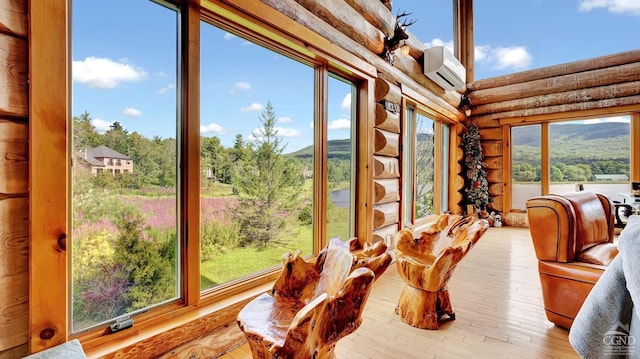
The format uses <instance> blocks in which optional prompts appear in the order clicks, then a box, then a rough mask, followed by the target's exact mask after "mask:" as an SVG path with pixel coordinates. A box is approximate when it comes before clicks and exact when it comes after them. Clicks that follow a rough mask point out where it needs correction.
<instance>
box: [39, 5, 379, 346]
mask: <svg viewBox="0 0 640 359" xmlns="http://www.w3.org/2000/svg"><path fill="white" fill-rule="evenodd" d="M168 3H171V4H174V5H176V6H178V7H180V14H181V15H180V20H179V23H180V24H179V27H180V30H179V32H180V34H179V36H180V39H181V40H180V41H179V43H180V44H181V45H179V50H178V52H179V53H178V56H179V63H182V64H183V66H181V67H180V69H179V76H178V77H179V79H180V81H179V82H180V84H179V85H178V86H177V87H178V88H179V91H180V98H181V100H180V101H179V105H178V109H179V110H178V111H179V116H180V117H182V121H183V122H182V127H181V130H180V131H179V132H180V135H179V139H177V140H178V146H179V152H182V155H181V160H180V166H181V167H182V171H181V177H180V178H179V182H181V183H190V186H186V185H181V186H180V188H179V189H178V196H179V198H180V203H179V206H180V213H181V214H180V223H183V224H184V225H182V226H180V232H179V238H180V247H181V249H182V251H181V252H182V253H181V256H182V257H181V260H180V263H181V270H182V277H181V289H180V291H181V294H182V295H181V298H180V299H179V300H175V301H172V302H170V303H168V304H166V305H163V306H160V307H158V308H152V309H150V310H149V311H148V312H147V313H144V314H141V315H139V316H136V321H135V322H136V324H135V326H136V332H135V335H132V333H131V332H129V333H127V331H123V332H118V333H114V334H109V335H105V333H104V330H102V331H101V330H99V329H98V330H93V331H91V332H88V333H84V334H79V335H74V336H72V335H71V332H70V326H69V318H70V313H69V310H70V306H69V297H70V296H69V287H70V283H69V277H68V273H69V262H70V258H69V257H70V256H68V255H67V251H66V248H67V243H66V240H67V233H69V229H70V228H71V227H70V220H69V218H68V217H69V216H68V208H69V205H70V195H69V193H67V192H68V191H67V189H68V184H69V181H68V179H69V168H70V166H69V164H70V157H69V152H68V151H69V148H68V147H69V145H70V141H67V138H71V137H70V136H69V134H68V133H67V132H68V131H69V128H68V127H67V126H68V125H67V123H68V121H71V106H70V102H71V92H70V91H71V69H70V66H71V52H70V48H71V43H70V41H71V40H70V39H71V37H70V36H71V33H70V17H71V4H70V0H50V1H42V2H35V3H32V4H31V7H30V27H31V38H30V44H29V50H30V55H31V56H30V66H29V73H30V85H31V86H30V101H29V102H30V108H29V114H30V121H29V122H30V126H29V139H30V141H29V154H30V162H29V166H30V177H29V185H30V189H31V195H30V211H29V216H30V219H31V225H30V251H29V255H30V263H31V267H30V270H29V277H30V281H29V283H30V284H29V293H30V294H29V299H30V300H29V313H30V316H29V331H30V333H31V338H32V339H31V341H30V347H29V351H30V352H33V353H35V352H38V351H41V350H44V349H46V348H49V347H52V346H55V345H57V344H60V343H62V342H65V341H68V340H69V339H71V338H78V339H80V340H81V341H82V343H83V347H84V348H85V351H87V352H88V353H91V354H94V355H105V354H108V353H112V352H114V351H117V350H122V349H124V348H129V347H132V346H136V345H142V344H141V342H144V343H145V344H144V345H145V347H149V346H151V347H154V348H155V349H154V350H157V351H160V352H166V351H167V350H168V349H166V350H165V349H163V348H167V345H174V346H175V343H184V342H187V341H190V340H192V339H193V338H192V336H191V335H190V334H189V333H193V332H194V331H198V332H207V331H211V330H213V329H215V328H217V327H219V326H221V325H223V324H224V323H227V322H233V321H234V320H235V313H237V311H238V310H239V309H240V308H241V307H242V306H243V305H244V304H245V303H246V301H247V300H248V298H251V297H252V296H254V295H257V294H258V293H261V292H264V291H266V290H268V288H269V287H270V285H271V283H272V281H273V279H274V278H275V276H276V275H277V272H278V271H277V270H273V271H270V272H267V273H259V274H257V275H256V276H255V278H253V280H252V281H251V283H250V284H245V285H238V286H232V287H229V288H224V289H221V290H216V291H215V292H212V293H210V294H209V293H204V294H203V293H202V292H201V291H200V281H199V265H200V263H199V262H200V261H199V241H198V239H199V237H200V231H199V220H198V218H199V215H200V205H199V200H200V194H199V186H194V185H193V182H188V181H193V180H196V179H197V180H198V184H199V176H200V173H199V171H200V168H199V153H200V148H199V146H200V141H199V137H200V127H199V112H200V110H199V108H200V103H199V86H200V84H199V67H200V59H199V46H200V43H199V42H200V41H199V26H200V21H201V20H202V19H207V18H210V17H211V18H216V19H219V20H220V21H224V22H225V23H226V24H228V25H229V26H232V27H233V28H234V29H236V30H237V31H242V32H244V33H246V34H250V36H251V37H252V39H256V41H257V42H258V43H259V44H261V45H265V44H266V45H268V46H270V47H272V49H276V50H278V51H281V52H286V53H290V54H296V55H302V56H304V57H306V58H309V59H313V63H314V65H315V66H316V68H317V69H318V70H317V73H318V74H320V75H322V76H327V74H328V72H329V71H331V72H332V73H335V74H336V75H339V76H341V77H343V78H345V79H348V80H350V81H353V82H354V84H356V87H357V89H356V91H357V93H358V100H357V104H356V105H355V106H354V108H355V112H356V114H357V116H356V117H355V118H354V119H353V120H354V121H355V126H356V131H357V132H356V135H355V138H354V140H355V141H356V145H355V146H356V147H357V149H356V158H355V159H354V161H355V163H356V165H355V166H356V174H357V176H356V177H357V183H356V184H355V191H356V192H357V196H358V201H357V202H356V204H355V206H354V207H355V208H354V209H355V211H356V216H355V218H354V226H355V230H356V232H355V235H356V236H357V237H358V238H360V239H361V240H364V239H365V238H368V237H369V236H370V233H371V231H372V228H373V220H372V211H371V207H372V206H371V205H370V203H371V198H372V194H371V193H370V191H368V190H367V183H371V182H372V178H373V169H372V168H373V165H372V158H371V156H369V153H368V149H369V146H368V142H367V141H368V139H370V138H372V136H371V134H372V133H373V119H374V118H375V117H374V108H373V107H372V106H368V105H367V104H370V103H373V102H374V101H373V92H374V91H373V88H374V79H375V76H376V70H375V67H373V66H372V65H370V64H368V63H366V62H365V61H363V60H361V59H359V58H357V57H356V56H354V55H352V54H350V53H348V52H347V51H345V50H344V49H341V48H340V47H339V46H337V45H335V44H332V43H331V42H330V41H328V40H326V39H325V38H323V37H320V36H319V35H318V34H316V33H314V32H313V31H311V30H309V29H306V28H305V27H303V26H301V25H300V24H298V23H296V22H295V21H293V20H292V19H290V18H288V17H286V16H285V15H283V14H281V13H279V12H278V11H276V10H275V9H273V8H271V7H269V6H268V5H265V4H263V3H261V2H258V1H253V2H251V3H248V4H247V6H246V7H244V8H243V10H242V11H241V10H238V9H237V8H235V7H233V6H231V5H228V4H226V3H221V2H218V1H215V0H211V1H210V0H201V1H177V0H176V1H168ZM283 29H287V32H285V31H284V30H283ZM292 34H295V36H294V35H292ZM180 46H181V47H180ZM325 78H326V77H325ZM316 82H317V83H318V82H320V85H319V87H318V89H317V90H318V91H317V93H316V96H315V101H316V107H317V109H316V113H317V114H318V116H320V118H322V119H326V110H323V109H322V106H321V105H322V103H323V102H326V82H327V81H326V80H325V81H316ZM323 127H325V129H324V130H323V131H316V132H317V134H316V136H320V138H324V139H325V141H323V142H319V144H321V145H319V146H318V148H317V149H316V151H317V153H319V154H320V155H322V154H323V153H326V126H323ZM323 133H324V134H323ZM363 157H365V158H363ZM318 158H322V161H316V163H315V165H314V166H315V169H316V170H318V169H322V168H323V167H326V166H325V164H326V163H325V162H324V161H326V157H324V156H319V157H318ZM62 166H64V167H62ZM34 174H37V176H36V175H34ZM323 182H324V184H323V185H321V186H320V187H321V188H319V190H320V191H319V192H320V193H324V194H326V187H327V186H326V180H325V181H323ZM53 188H64V189H65V190H64V191H60V190H57V191H53V190H52V189H53ZM324 197H326V196H324ZM315 200H319V202H317V203H320V204H324V201H326V199H323V198H321V197H319V195H316V197H315V198H314V201H315ZM314 207H318V208H319V209H317V210H314V211H315V213H314V214H315V215H316V216H319V217H316V218H318V220H319V222H323V221H324V218H325V217H324V216H326V211H325V210H323V209H322V208H326V205H319V206H314ZM322 228H324V226H323V225H322V226H317V225H314V242H315V241H317V243H314V248H317V250H319V248H321V246H322V245H323V244H324V241H325V239H324V233H323V231H322ZM190 244H191V245H190ZM193 244H195V245H193ZM189 258H196V259H197V260H189ZM211 315H215V319H216V320H212V318H207V317H208V316H211ZM185 328H187V329H188V330H184V329H185ZM102 329H104V328H102ZM173 329H176V330H173ZM169 339H170V340H169ZM167 342H170V343H167ZM149 343H152V344H149Z"/></svg>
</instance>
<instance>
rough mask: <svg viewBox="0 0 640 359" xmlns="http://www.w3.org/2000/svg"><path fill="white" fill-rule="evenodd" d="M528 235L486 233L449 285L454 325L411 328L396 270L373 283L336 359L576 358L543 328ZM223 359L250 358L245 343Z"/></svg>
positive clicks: (555, 331)
mask: <svg viewBox="0 0 640 359" xmlns="http://www.w3.org/2000/svg"><path fill="white" fill-rule="evenodd" d="M537 268H538V267H537V260H536V257H535V253H534V249H533V244H532V242H531V237H530V236H529V229H528V228H517V227H503V228H490V229H489V230H488V231H487V233H485V235H484V236H483V237H482V238H481V239H480V241H479V242H478V243H477V245H476V246H475V247H474V248H472V249H471V252H469V254H468V255H467V256H466V257H465V258H464V259H463V260H462V262H461V263H460V264H459V265H458V267H457V268H456V270H455V271H454V273H453V276H452V278H451V280H450V281H449V293H450V297H451V303H452V305H453V308H454V310H455V313H456V320H453V321H449V322H446V323H442V324H441V325H440V328H439V329H438V330H425V329H417V328H413V327H411V326H409V325H407V324H404V323H403V322H402V321H401V320H400V318H399V317H398V316H397V315H395V314H394V308H395V306H396V302H397V300H398V296H399V294H400V290H401V289H402V286H403V285H404V283H403V281H402V279H401V278H400V276H399V275H398V272H397V270H396V265H395V263H392V264H391V266H389V269H387V271H386V272H385V273H384V274H383V276H382V277H381V278H380V279H379V280H378V281H377V282H376V283H375V284H374V287H373V291H372V293H371V296H370V297H369V300H368V302H367V304H366V307H365V310H364V315H363V323H362V325H361V326H360V328H358V330H357V331H356V332H354V333H352V334H350V335H348V336H346V337H345V338H343V339H342V340H340V342H338V345H337V346H336V356H337V357H338V358H341V359H362V358H373V359H384V358H393V359H405V358H419V359H428V358H492V359H495V358H518V359H526V358H563V359H564V358H579V356H578V355H577V354H576V352H575V351H574V350H573V348H572V347H571V345H570V344H569V342H568V339H567V334H568V332H567V331H566V330H564V329H560V328H557V327H555V326H554V325H553V324H551V323H550V322H548V321H547V319H546V317H545V314H544V310H543V304H542V293H541V289H540V280H539V278H538V269H537ZM222 358H225V359H231V358H233V359H245V358H251V352H250V350H249V348H248V346H247V345H246V344H244V345H242V346H240V347H239V348H237V349H235V350H233V351H231V352H229V353H227V354H225V355H224V356H223V357H222Z"/></svg>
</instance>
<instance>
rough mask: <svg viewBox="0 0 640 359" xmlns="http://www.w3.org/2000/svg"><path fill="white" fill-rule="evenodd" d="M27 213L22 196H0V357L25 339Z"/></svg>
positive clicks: (27, 311)
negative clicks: (0, 289) (0, 293)
mask: <svg viewBox="0 0 640 359" xmlns="http://www.w3.org/2000/svg"><path fill="white" fill-rule="evenodd" d="M28 213H29V200H28V199H27V198H26V197H22V198H3V199H1V200H0V288H2V300H0V333H2V335H0V357H2V353H3V352H4V351H5V350H9V349H11V348H14V347H19V346H21V345H24V344H26V343H27V341H28V340H29V336H28V328H29V322H28V319H29V272H28V269H29V261H28V260H29V218H28ZM21 352H22V351H21Z"/></svg>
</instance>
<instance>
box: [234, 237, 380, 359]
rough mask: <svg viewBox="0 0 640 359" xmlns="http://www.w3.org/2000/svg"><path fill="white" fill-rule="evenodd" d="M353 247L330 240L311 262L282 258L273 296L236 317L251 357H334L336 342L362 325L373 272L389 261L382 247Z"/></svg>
mask: <svg viewBox="0 0 640 359" xmlns="http://www.w3.org/2000/svg"><path fill="white" fill-rule="evenodd" d="M354 242H357V241H356V240H355V239H351V240H349V241H342V240H340V239H338V238H334V239H332V240H331V241H330V242H329V245H328V246H327V247H326V248H324V249H323V250H322V251H321V252H320V254H319V255H318V257H317V259H316V260H315V261H314V260H309V261H306V260H304V259H303V258H302V257H301V256H300V252H298V253H297V254H295V255H293V254H291V253H287V254H285V256H284V258H283V266H282V272H281V274H280V276H279V277H278V279H277V280H276V282H275V283H274V286H273V289H272V290H271V292H270V293H264V294H262V295H260V296H259V297H257V298H256V299H254V300H252V301H251V302H249V303H248V304H247V305H246V306H245V307H244V308H243V309H242V310H241V311H240V313H239V314H238V324H239V326H240V329H242V331H243V332H244V334H245V336H246V338H247V341H248V342H249V347H250V348H251V353H252V354H253V357H254V358H305V359H306V358H333V357H335V354H334V348H335V346H336V344H337V342H338V340H340V339H341V338H342V337H344V336H346V335H348V334H350V333H352V332H353V331H355V330H356V329H357V328H358V327H359V326H360V324H361V322H362V318H361V316H362V311H363V309H364V305H365V303H366V302H367V299H368V297H369V292H370V289H371V285H372V284H373V282H374V279H375V278H376V274H374V272H378V273H379V274H382V272H384V270H385V269H386V267H387V266H388V265H389V263H390V262H391V256H390V255H389V253H387V252H386V246H385V245H384V243H382V244H381V245H380V244H376V245H372V246H366V247H365V248H364V249H359V248H357V245H355V244H354ZM378 243H380V242H378ZM352 249H354V250H355V251H356V254H354V252H352Z"/></svg>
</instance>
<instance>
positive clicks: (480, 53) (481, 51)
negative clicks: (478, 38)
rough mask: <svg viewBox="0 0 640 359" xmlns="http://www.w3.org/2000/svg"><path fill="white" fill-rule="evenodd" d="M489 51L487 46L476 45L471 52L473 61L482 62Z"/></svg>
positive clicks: (489, 48)
mask: <svg viewBox="0 0 640 359" xmlns="http://www.w3.org/2000/svg"><path fill="white" fill-rule="evenodd" d="M490 50H491V47H490V46H487V45H477V46H476V47H475V49H474V51H473V56H474V59H475V61H482V60H484V59H486V58H487V56H489V51H490Z"/></svg>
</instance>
